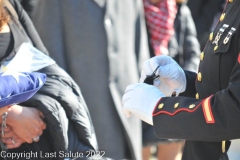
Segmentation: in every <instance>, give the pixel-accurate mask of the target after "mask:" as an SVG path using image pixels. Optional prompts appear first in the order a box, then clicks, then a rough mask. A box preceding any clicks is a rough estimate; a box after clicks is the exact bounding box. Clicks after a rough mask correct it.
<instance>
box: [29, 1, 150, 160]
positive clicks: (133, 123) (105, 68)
mask: <svg viewBox="0 0 240 160" xmlns="http://www.w3.org/2000/svg"><path fill="white" fill-rule="evenodd" d="M142 7H143V6H142V1H141V0H51V1H49V0H41V1H39V3H38V5H37V7H36V9H35V10H34V12H33V14H32V19H33V22H34V24H35V26H36V28H37V30H38V32H39V34H40V37H41V38H42V40H43V42H44V44H45V46H46V48H47V49H48V50H49V53H50V55H51V57H53V58H54V59H55V60H56V61H57V63H58V64H59V65H60V66H61V67H63V68H64V69H65V70H66V71H67V72H68V73H69V74H70V75H71V76H72V77H73V79H74V80H75V81H76V82H77V83H78V85H79V86H80V88H81V91H82V94H83V97H84V99H85V100H86V103H87V106H88V108H89V111H90V114H91V117H92V120H93V124H94V127H95V131H96V135H97V139H98V144H99V150H101V151H105V152H106V154H105V156H107V157H111V158H115V159H122V158H129V159H137V160H140V159H141V146H142V144H141V123H140V121H139V120H138V119H136V118H135V117H134V116H132V117H131V118H129V119H127V118H126V117H125V116H124V114H123V111H122V103H121V97H122V95H123V93H124V90H125V88H126V86H127V85H129V84H131V83H136V82H138V81H139V71H140V68H139V66H140V65H141V64H142V62H143V60H146V59H147V58H149V52H148V47H147V34H146V28H145V21H144V14H143V9H142ZM139 64H140V65H139Z"/></svg>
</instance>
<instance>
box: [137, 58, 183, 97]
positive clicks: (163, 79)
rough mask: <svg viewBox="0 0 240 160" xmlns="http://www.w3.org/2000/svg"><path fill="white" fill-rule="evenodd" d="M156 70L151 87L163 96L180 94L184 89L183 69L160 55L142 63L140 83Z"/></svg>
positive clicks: (170, 59)
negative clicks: (154, 87) (158, 90)
mask: <svg viewBox="0 0 240 160" xmlns="http://www.w3.org/2000/svg"><path fill="white" fill-rule="evenodd" d="M158 66H159V68H158V69H157V70H156V73H155V74H156V75H159V77H158V78H156V79H155V80H154V82H153V85H154V86H156V87H158V88H159V89H160V90H161V92H163V93H164V95H165V96H171V95H172V94H173V93H176V95H177V96H178V95H179V93H182V92H184V91H185V89H186V77H185V73H184V71H183V69H182V68H181V67H180V66H179V65H178V63H177V62H176V61H174V60H173V59H172V58H171V57H169V56H165V55H161V56H155V57H153V58H151V59H149V60H147V61H145V62H144V63H143V69H142V72H141V78H140V82H144V80H145V79H146V77H147V76H148V75H151V74H152V73H153V71H154V70H155V69H156V68H157V67H158Z"/></svg>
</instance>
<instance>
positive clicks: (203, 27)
mask: <svg viewBox="0 0 240 160" xmlns="http://www.w3.org/2000/svg"><path fill="white" fill-rule="evenodd" d="M225 3H226V0H188V2H187V5H188V7H189V9H190V11H191V14H192V17H193V20H194V23H195V26H196V29H197V38H198V41H199V43H200V46H201V50H203V48H204V46H205V44H206V41H207V40H208V38H209V34H210V33H211V32H212V30H213V27H215V25H216V24H217V21H215V18H216V16H218V15H219V13H222V11H223V7H224V5H225ZM218 19H219V17H218V18H217V20H218Z"/></svg>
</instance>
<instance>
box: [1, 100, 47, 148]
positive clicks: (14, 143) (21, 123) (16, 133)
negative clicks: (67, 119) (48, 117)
mask: <svg viewBox="0 0 240 160" xmlns="http://www.w3.org/2000/svg"><path fill="white" fill-rule="evenodd" d="M42 118H43V115H42V113H41V112H40V111H39V110H37V109H35V108H31V107H22V106H19V105H14V106H12V107H11V108H10V109H9V111H8V116H7V126H8V127H7V128H6V129H5V130H4V137H1V140H2V141H3V143H5V144H6V147H7V148H9V149H11V148H17V147H19V146H20V145H21V144H23V143H25V142H27V143H32V142H33V138H35V137H38V136H40V135H42V133H43V130H44V129H45V128H46V124H45V123H44V122H43V120H42ZM35 142H36V141H35Z"/></svg>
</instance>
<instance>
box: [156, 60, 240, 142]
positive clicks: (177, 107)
mask: <svg viewBox="0 0 240 160" xmlns="http://www.w3.org/2000/svg"><path fill="white" fill-rule="evenodd" d="M239 62H240V58H238V62H237V64H236V65H235V66H234V68H233V71H232V73H231V77H230V81H229V85H228V86H227V88H226V89H223V90H220V91H219V92H217V93H215V94H213V95H211V96H209V97H207V98H205V99H195V98H188V97H181V96H179V97H165V98H161V100H160V101H159V102H158V104H157V105H156V107H155V109H154V111H153V124H154V129H155V134H156V135H157V136H158V137H159V138H176V139H187V140H195V141H222V140H230V139H236V138H240V125H239V122H240V92H239V91H240V64H239Z"/></svg>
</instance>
